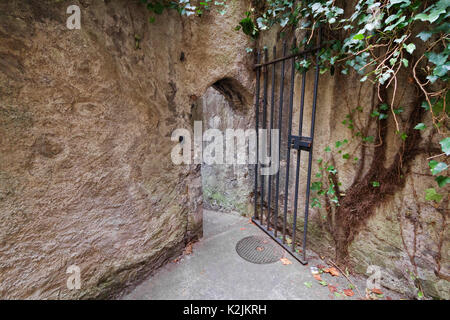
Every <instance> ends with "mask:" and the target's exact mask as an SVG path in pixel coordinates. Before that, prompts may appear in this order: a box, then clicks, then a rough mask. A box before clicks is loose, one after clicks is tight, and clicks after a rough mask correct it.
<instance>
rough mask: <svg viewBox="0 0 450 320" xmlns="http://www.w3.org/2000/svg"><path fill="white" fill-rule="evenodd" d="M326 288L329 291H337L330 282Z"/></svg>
mask: <svg viewBox="0 0 450 320" xmlns="http://www.w3.org/2000/svg"><path fill="white" fill-rule="evenodd" d="M328 290H330V292H331V293H334V292H337V291H338V290H337V288H336V287H335V286H332V285H331V284H329V285H328Z"/></svg>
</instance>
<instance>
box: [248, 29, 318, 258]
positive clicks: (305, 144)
mask: <svg viewBox="0 0 450 320" xmlns="http://www.w3.org/2000/svg"><path fill="white" fill-rule="evenodd" d="M321 40H322V33H321V30H320V29H319V30H318V37H317V46H316V47H314V48H311V49H305V50H303V51H301V52H297V53H292V54H289V55H286V50H287V44H286V41H284V43H283V56H282V57H280V58H276V46H274V47H273V59H272V60H271V61H269V57H268V56H269V55H268V50H267V48H264V62H262V63H261V50H258V51H257V57H256V64H255V65H254V69H255V71H256V88H255V128H256V132H257V134H256V160H257V161H256V164H255V181H254V214H253V217H252V221H253V223H255V225H256V226H258V227H259V228H260V229H261V230H262V231H264V232H265V233H266V234H267V235H269V236H270V237H271V238H272V239H273V240H275V242H276V243H278V244H279V245H280V246H282V247H283V248H284V249H285V250H286V251H287V252H288V253H289V254H291V255H292V256H293V257H294V258H295V259H296V260H298V261H299V262H300V263H301V264H303V265H306V264H307V263H308V261H307V259H306V240H307V231H308V215H309V196H310V184H311V166H312V154H313V141H314V128H315V115H316V105H317V90H318V82H319V55H318V54H317V55H316V66H315V76H314V89H313V90H314V91H313V101H312V114H311V127H310V134H309V137H307V136H303V135H302V129H303V111H304V105H305V86H306V73H307V71H308V70H304V71H303V72H302V86H301V98H300V116H299V129H298V132H299V135H298V136H296V135H293V134H292V117H293V104H294V86H295V71H296V70H295V60H296V59H297V58H298V57H303V58H306V57H307V56H308V54H310V53H317V52H318V51H319V50H320V49H321V48H322V46H321ZM292 49H293V50H294V49H298V48H297V43H296V39H295V38H294V41H293V44H292ZM287 60H290V62H291V79H290V90H289V106H288V107H289V121H288V122H289V126H288V136H287V150H286V153H287V155H286V158H287V161H286V179H285V180H286V183H285V199H284V210H283V226H282V239H281V240H280V239H279V238H278V237H277V233H278V209H279V208H278V204H279V183H280V165H279V163H278V171H277V174H276V185H275V188H276V194H275V209H274V223H275V225H274V227H273V231H272V230H271V228H270V217H271V211H272V210H271V209H272V207H271V204H272V202H271V201H272V194H271V193H272V175H269V177H268V185H269V186H268V199H267V200H268V201H267V204H268V208H267V218H266V222H267V225H266V226H264V223H263V220H264V197H265V192H264V181H265V178H264V177H265V176H262V175H260V174H259V173H258V163H259V124H260V121H259V120H260V119H259V113H260V105H261V103H260V82H261V72H262V73H263V75H264V82H263V99H262V100H263V101H262V109H263V110H262V111H263V119H262V129H266V125H267V90H268V67H269V66H272V68H271V69H272V75H271V77H272V81H271V82H272V85H271V91H272V92H271V106H270V108H271V111H270V118H271V119H270V129H271V130H272V129H279V130H280V132H279V141H278V162H280V159H281V157H280V156H281V137H282V134H281V129H282V122H283V121H282V120H283V116H282V115H283V97H284V80H285V63H286V61H287ZM277 63H281V76H280V80H281V82H280V97H279V110H278V128H274V127H273V124H274V107H275V70H276V66H277ZM271 138H272V137H271V134H269V139H270V140H269V152H270V151H271V147H272V144H271ZM292 149H294V150H297V163H296V177H295V198H294V212H293V216H294V220H293V224H292V227H293V230H292V245H291V246H289V245H288V244H287V243H286V223H287V204H288V198H289V197H288V190H289V171H290V166H291V163H290V154H291V151H292ZM302 151H306V152H309V159H308V174H307V182H306V183H307V185H306V197H305V213H304V217H305V218H304V227H303V243H302V252H303V255H302V256H300V255H299V254H297V252H296V243H295V241H296V239H295V237H296V234H295V233H296V229H297V228H296V226H297V205H298V188H299V172H300V155H301V152H302ZM269 154H271V153H269ZM258 176H261V177H262V178H261V189H260V191H261V198H260V199H261V215H260V216H259V214H258Z"/></svg>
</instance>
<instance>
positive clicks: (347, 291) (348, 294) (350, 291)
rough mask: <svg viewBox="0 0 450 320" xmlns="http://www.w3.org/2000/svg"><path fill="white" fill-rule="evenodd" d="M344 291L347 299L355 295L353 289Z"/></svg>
mask: <svg viewBox="0 0 450 320" xmlns="http://www.w3.org/2000/svg"><path fill="white" fill-rule="evenodd" d="M343 291H344V294H345V295H346V296H347V297H353V295H354V294H355V293H354V292H353V290H352V289H344V290H343Z"/></svg>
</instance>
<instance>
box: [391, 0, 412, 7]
mask: <svg viewBox="0 0 450 320" xmlns="http://www.w3.org/2000/svg"><path fill="white" fill-rule="evenodd" d="M400 3H402V5H401V6H400V7H402V8H404V7H406V6H409V5H410V4H411V1H410V0H391V1H389V5H388V8H390V7H392V6H394V5H396V4H400Z"/></svg>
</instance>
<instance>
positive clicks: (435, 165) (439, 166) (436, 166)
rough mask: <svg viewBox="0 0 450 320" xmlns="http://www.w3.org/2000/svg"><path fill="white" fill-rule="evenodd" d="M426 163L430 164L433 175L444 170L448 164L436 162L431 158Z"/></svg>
mask: <svg viewBox="0 0 450 320" xmlns="http://www.w3.org/2000/svg"><path fill="white" fill-rule="evenodd" d="M428 165H429V166H430V169H431V173H432V174H433V176H434V175H436V174H438V173H441V172H442V171H444V170H447V168H448V166H447V164H446V163H445V162H437V161H435V160H431V161H430V162H429V163H428Z"/></svg>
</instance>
